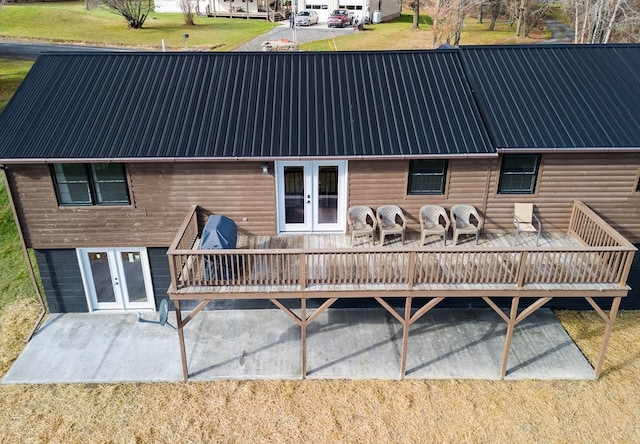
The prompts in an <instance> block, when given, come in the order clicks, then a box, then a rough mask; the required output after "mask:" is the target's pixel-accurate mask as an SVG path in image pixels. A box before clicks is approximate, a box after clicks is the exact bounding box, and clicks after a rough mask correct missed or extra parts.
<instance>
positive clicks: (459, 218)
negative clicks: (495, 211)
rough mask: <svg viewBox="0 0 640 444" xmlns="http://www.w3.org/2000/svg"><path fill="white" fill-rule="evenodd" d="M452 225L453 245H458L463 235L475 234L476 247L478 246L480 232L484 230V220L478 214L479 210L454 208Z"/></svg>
mask: <svg viewBox="0 0 640 444" xmlns="http://www.w3.org/2000/svg"><path fill="white" fill-rule="evenodd" d="M472 216H473V218H472ZM474 219H475V223H474ZM451 224H452V225H453V245H456V244H457V243H458V236H460V235H461V234H475V235H476V245H478V236H479V235H480V230H482V218H481V217H480V215H479V214H478V210H476V209H475V208H474V207H473V206H471V205H454V206H452V207H451Z"/></svg>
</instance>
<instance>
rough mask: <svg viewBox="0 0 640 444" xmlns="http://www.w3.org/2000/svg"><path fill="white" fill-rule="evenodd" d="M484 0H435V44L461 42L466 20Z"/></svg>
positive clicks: (455, 43)
mask: <svg viewBox="0 0 640 444" xmlns="http://www.w3.org/2000/svg"><path fill="white" fill-rule="evenodd" d="M480 3H482V0H435V5H434V11H433V46H434V47H436V46H438V45H441V44H443V43H447V44H453V45H454V46H458V45H459V44H460V37H461V36H462V26H463V25H464V20H465V18H467V16H468V15H470V14H471V13H472V12H473V11H475V9H476V8H477V7H478V6H479V5H480Z"/></svg>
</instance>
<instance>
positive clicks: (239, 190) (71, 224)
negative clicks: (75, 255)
mask: <svg viewBox="0 0 640 444" xmlns="http://www.w3.org/2000/svg"><path fill="white" fill-rule="evenodd" d="M261 165H262V162H259V163H255V162H235V163H220V162H218V163H212V162H199V163H166V164H156V163H148V164H147V163H139V164H130V165H128V170H129V174H130V181H131V189H132V205H131V206H122V207H118V206H109V207H96V206H92V207H58V205H57V202H56V196H55V192H54V190H53V184H52V179H51V177H50V174H49V167H48V166H46V165H11V166H10V167H9V169H8V170H7V172H8V174H9V179H10V183H11V184H12V189H13V195H14V198H15V199H16V205H17V207H18V208H19V213H20V218H21V223H22V226H23V229H24V231H25V239H26V242H27V245H28V246H29V247H31V248H38V249H45V248H61V247H67V248H68V247H69V246H72V247H93V246H104V247H109V246H124V245H126V246H145V247H165V248H166V247H168V246H169V245H170V243H171V241H172V240H173V238H174V237H175V234H176V232H177V231H178V228H179V227H180V224H181V223H182V220H183V219H184V215H185V212H186V211H187V210H188V209H189V208H190V207H191V205H193V204H196V203H197V204H199V205H200V206H201V207H203V208H205V209H206V210H209V211H211V212H215V213H223V214H225V215H227V216H229V217H230V218H232V219H233V220H235V221H236V222H237V224H238V229H239V232H240V233H241V234H250V235H271V234H274V233H275V229H276V228H275V220H276V215H275V189H274V179H273V176H272V175H264V174H262V169H261ZM271 170H273V168H271ZM244 217H246V218H248V220H247V221H246V222H243V221H242V219H243V218H244Z"/></svg>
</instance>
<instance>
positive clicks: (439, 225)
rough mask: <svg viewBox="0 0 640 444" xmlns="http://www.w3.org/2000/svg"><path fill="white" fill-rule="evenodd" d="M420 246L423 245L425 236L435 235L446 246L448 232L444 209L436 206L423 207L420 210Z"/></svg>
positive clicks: (448, 222) (449, 222) (447, 217)
mask: <svg viewBox="0 0 640 444" xmlns="http://www.w3.org/2000/svg"><path fill="white" fill-rule="evenodd" d="M418 218H419V219H420V245H424V241H425V239H426V238H427V236H431V235H434V234H437V235H438V236H442V240H443V241H444V244H445V245H447V231H449V225H450V224H451V221H449V216H447V212H446V211H445V209H444V208H442V207H441V206H438V205H425V206H423V207H422V208H420V215H419V217H418Z"/></svg>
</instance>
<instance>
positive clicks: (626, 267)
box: [618, 251, 636, 287]
mask: <svg viewBox="0 0 640 444" xmlns="http://www.w3.org/2000/svg"><path fill="white" fill-rule="evenodd" d="M626 253H627V254H626V255H625V256H626V257H627V260H626V262H625V264H624V269H623V270H622V274H621V275H620V281H619V282H618V286H619V287H625V286H626V285H627V279H628V278H629V272H630V271H631V265H632V264H633V257H634V256H635V254H636V253H635V251H627V252H626Z"/></svg>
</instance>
